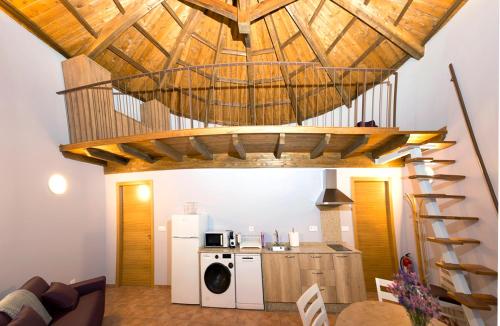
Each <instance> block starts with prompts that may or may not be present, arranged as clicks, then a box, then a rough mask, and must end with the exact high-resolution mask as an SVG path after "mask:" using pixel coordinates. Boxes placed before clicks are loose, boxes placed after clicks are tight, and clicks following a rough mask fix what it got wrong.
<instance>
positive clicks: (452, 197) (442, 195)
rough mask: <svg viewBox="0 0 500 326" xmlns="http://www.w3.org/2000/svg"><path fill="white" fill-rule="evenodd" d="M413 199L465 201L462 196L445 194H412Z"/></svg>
mask: <svg viewBox="0 0 500 326" xmlns="http://www.w3.org/2000/svg"><path fill="white" fill-rule="evenodd" d="M413 196H415V198H428V199H438V198H443V199H465V196H462V195H446V194H413Z"/></svg>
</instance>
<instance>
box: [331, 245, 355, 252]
mask: <svg viewBox="0 0 500 326" xmlns="http://www.w3.org/2000/svg"><path fill="white" fill-rule="evenodd" d="M328 247H330V248H332V249H333V250H335V251H352V250H351V249H349V248H347V247H344V246H343V245H341V244H330V245H328Z"/></svg>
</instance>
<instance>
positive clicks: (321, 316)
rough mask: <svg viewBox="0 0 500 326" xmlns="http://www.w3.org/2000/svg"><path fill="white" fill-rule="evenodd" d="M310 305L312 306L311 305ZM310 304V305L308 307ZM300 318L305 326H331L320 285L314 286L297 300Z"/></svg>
mask: <svg viewBox="0 0 500 326" xmlns="http://www.w3.org/2000/svg"><path fill="white" fill-rule="evenodd" d="M309 303H310V304H309ZM308 304H309V305H308ZM297 307H298V308H299V313H300V318H301V319H302V325H304V326H319V325H322V326H329V325H330V323H329V322H328V315H327V313H326V308H325V303H324V301H323V297H322V296H321V292H320V291H319V287H318V284H316V283H315V284H313V285H312V286H311V287H310V288H309V289H307V290H306V292H304V293H303V294H302V296H301V297H300V298H299V300H297Z"/></svg>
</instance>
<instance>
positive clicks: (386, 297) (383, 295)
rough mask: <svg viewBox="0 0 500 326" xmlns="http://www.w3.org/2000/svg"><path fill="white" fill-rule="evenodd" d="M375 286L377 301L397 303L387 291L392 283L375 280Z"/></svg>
mask: <svg viewBox="0 0 500 326" xmlns="http://www.w3.org/2000/svg"><path fill="white" fill-rule="evenodd" d="M375 284H376V286H377V296H378V301H381V302H382V301H383V302H395V303H399V300H398V298H397V297H396V296H395V295H394V294H392V293H390V292H389V291H388V289H387V287H388V286H389V285H391V284H392V281H389V280H384V279H382V278H375Z"/></svg>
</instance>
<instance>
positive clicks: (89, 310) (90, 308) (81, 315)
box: [51, 291, 104, 326]
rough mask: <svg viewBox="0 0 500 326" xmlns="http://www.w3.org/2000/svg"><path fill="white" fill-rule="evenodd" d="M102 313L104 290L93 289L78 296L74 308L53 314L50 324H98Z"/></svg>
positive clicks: (58, 325)
mask: <svg viewBox="0 0 500 326" xmlns="http://www.w3.org/2000/svg"><path fill="white" fill-rule="evenodd" d="M103 315H104V291H95V292H92V293H89V294H86V295H83V296H80V298H79V300H78V305H77V306H76V308H75V309H73V310H71V311H69V312H64V313H63V312H60V313H57V314H54V315H53V316H52V317H53V322H52V324H51V325H54V326H61V325H71V326H100V325H101V323H102V318H103Z"/></svg>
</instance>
